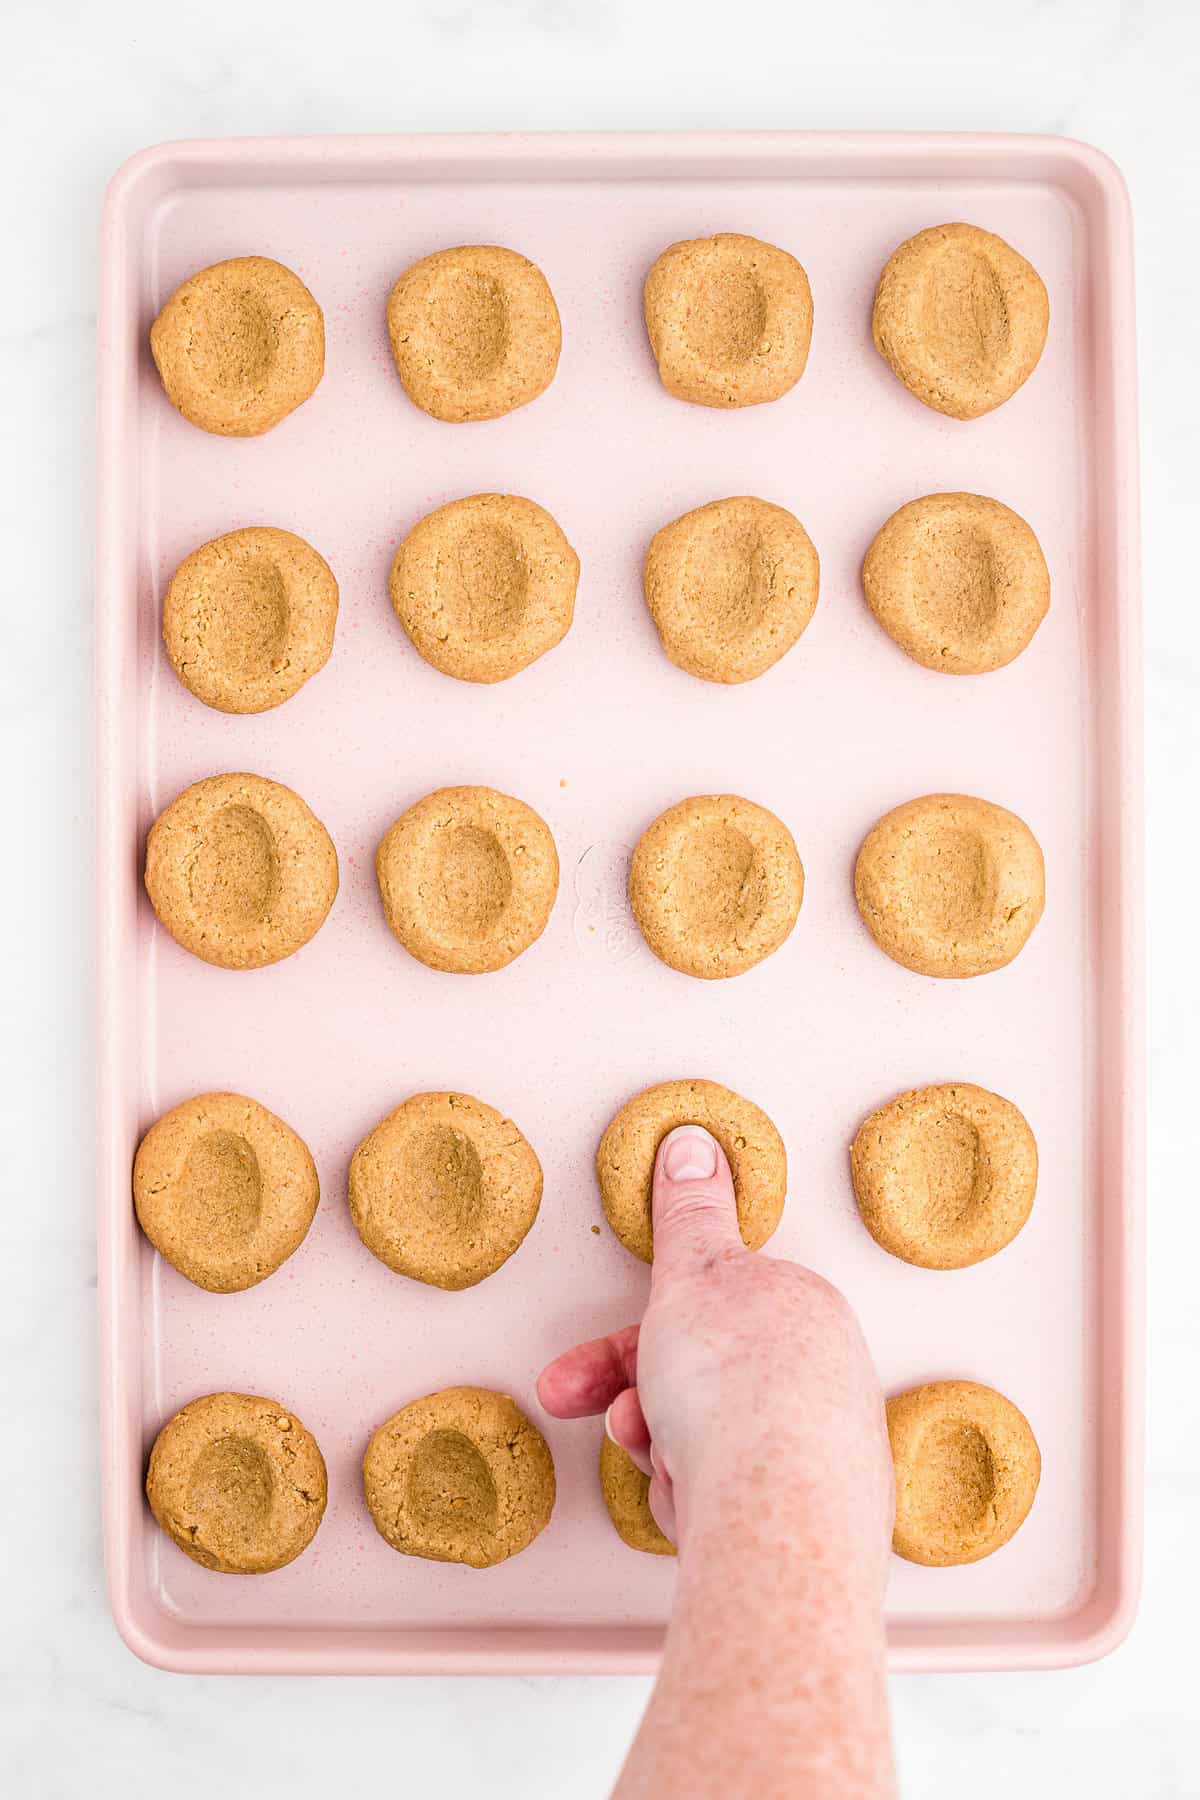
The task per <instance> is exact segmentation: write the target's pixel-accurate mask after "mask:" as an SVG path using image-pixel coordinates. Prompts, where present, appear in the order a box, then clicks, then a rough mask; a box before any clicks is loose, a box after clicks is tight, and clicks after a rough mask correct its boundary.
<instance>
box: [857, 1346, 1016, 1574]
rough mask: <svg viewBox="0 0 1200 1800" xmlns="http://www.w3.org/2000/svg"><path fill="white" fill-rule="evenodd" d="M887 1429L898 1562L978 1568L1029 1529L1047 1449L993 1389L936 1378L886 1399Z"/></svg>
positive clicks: (1001, 1395)
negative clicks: (1023, 1529) (1042, 1448)
mask: <svg viewBox="0 0 1200 1800" xmlns="http://www.w3.org/2000/svg"><path fill="white" fill-rule="evenodd" d="M887 1427H888V1437H889V1439H890V1441H891V1446H892V1462H893V1464H894V1465H895V1471H896V1524H895V1529H894V1532H893V1535H892V1548H893V1550H894V1551H895V1552H896V1555H897V1556H902V1557H903V1558H904V1559H905V1561H906V1562H914V1563H924V1564H926V1565H927V1566H928V1567H930V1568H939V1569H941V1568H949V1567H952V1566H954V1565H956V1564H958V1563H972V1562H978V1561H979V1560H980V1559H981V1558H982V1557H984V1556H991V1554H992V1552H993V1551H995V1550H999V1549H1000V1548H1001V1546H1002V1545H1004V1544H1007V1542H1008V1540H1009V1539H1010V1538H1011V1537H1012V1535H1013V1533H1014V1532H1015V1531H1017V1530H1019V1528H1020V1527H1021V1526H1022V1525H1023V1524H1024V1522H1025V1520H1026V1518H1027V1517H1028V1514H1029V1509H1030V1507H1031V1506H1032V1505H1033V1501H1034V1496H1035V1495H1036V1493H1037V1489H1038V1482H1039V1481H1040V1480H1041V1474H1042V1457H1041V1452H1040V1450H1039V1449H1038V1444H1037V1439H1036V1438H1035V1437H1034V1435H1033V1430H1032V1427H1031V1426H1030V1423H1029V1420H1028V1419H1027V1418H1026V1417H1025V1415H1024V1413H1022V1412H1021V1411H1020V1410H1019V1409H1018V1408H1017V1407H1015V1406H1014V1405H1013V1403H1012V1401H1011V1400H1006V1399H1005V1397H1004V1395H1003V1394H998V1393H997V1392H996V1390H995V1388H990V1387H983V1386H982V1385H981V1384H980V1383H979V1382H977V1381H931V1382H929V1383H928V1384H927V1385H926V1386H925V1387H919V1388H913V1389H912V1390H911V1391H910V1392H909V1393H907V1394H897V1395H896V1397H895V1398H894V1399H892V1400H889V1401H888V1403H887Z"/></svg>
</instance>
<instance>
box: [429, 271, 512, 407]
mask: <svg viewBox="0 0 1200 1800" xmlns="http://www.w3.org/2000/svg"><path fill="white" fill-rule="evenodd" d="M430 326H431V329H432V330H433V331H434V332H436V334H437V337H438V339H439V342H440V344H441V352H442V372H443V373H444V375H445V376H446V378H447V379H448V380H449V381H454V382H463V383H468V382H476V381H486V380H487V379H488V377H489V376H491V375H494V374H495V372H496V370H497V369H498V368H499V367H500V365H501V363H502V362H503V361H504V358H505V357H506V356H507V354H508V347H509V339H510V336H511V327H510V324H509V313H508V297H507V295H506V294H505V291H504V287H503V285H502V284H501V283H500V282H499V281H497V280H495V279H494V277H492V276H490V275H484V274H481V273H480V272H479V271H478V270H475V269H448V270H447V271H446V272H445V274H444V276H443V278H442V281H441V283H440V285H439V287H438V295H437V304H436V306H435V307H434V309H433V314H432V317H431V319H430Z"/></svg>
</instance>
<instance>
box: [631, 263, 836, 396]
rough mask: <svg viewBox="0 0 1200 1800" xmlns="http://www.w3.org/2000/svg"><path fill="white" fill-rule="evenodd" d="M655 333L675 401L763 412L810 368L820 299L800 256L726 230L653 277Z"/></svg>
mask: <svg viewBox="0 0 1200 1800" xmlns="http://www.w3.org/2000/svg"><path fill="white" fill-rule="evenodd" d="M643 301H644V305H645V313H646V331H647V333H648V335H649V338H650V347H651V349H652V350H653V351H654V356H655V360H656V361H657V363H658V373H659V376H660V377H661V379H662V384H663V386H664V387H665V388H666V390H667V392H668V393H669V394H674V396H675V398H676V399H677V400H691V401H693V402H694V403H695V405H697V406H759V405H761V404H762V403H763V402H764V401H766V400H778V399H779V398H780V396H781V395H783V394H786V393H787V392H788V390H789V388H793V387H795V385H796V383H797V382H798V381H799V379H800V377H801V376H802V375H803V373H804V365H805V363H806V362H807V361H808V345H809V340H810V339H811V337H812V319H813V308H812V293H811V291H810V289H809V285H808V276H807V275H806V274H805V273H804V270H803V269H802V268H801V266H800V264H799V263H798V262H797V261H796V258H795V257H794V256H789V254H788V252H787V251H786V250H780V249H779V248H778V247H777V246H776V245H775V244H764V243H763V242H762V241H761V240H760V239H759V238H752V237H742V236H740V235H739V233H737V232H735V231H724V232H720V233H718V235H717V236H716V237H708V238H689V239H687V240H685V241H684V242H683V243H680V244H672V245H671V247H670V248H669V249H668V250H664V251H663V253H662V255H661V256H660V257H659V259H658V261H657V262H656V263H655V264H654V267H653V268H652V269H651V270H650V273H649V274H648V275H647V277H646V286H645V292H644V295H643Z"/></svg>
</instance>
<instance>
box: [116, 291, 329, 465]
mask: <svg viewBox="0 0 1200 1800" xmlns="http://www.w3.org/2000/svg"><path fill="white" fill-rule="evenodd" d="M150 349H151V351H152V353H153V356H154V361H155V364H156V366H157V368H158V373H159V376H160V377H161V379H162V384H163V387H164V389H165V390H166V395H167V399H168V400H169V401H170V402H171V404H172V406H174V407H176V408H177V410H178V411H179V412H181V413H182V414H183V416H184V418H185V419H187V420H189V421H190V422H191V424H193V425H198V426H199V427H200V429H201V430H202V431H212V432H216V433H217V434H218V435H219V436H221V437H259V436H261V434H262V433H263V432H264V431H270V430H272V429H273V427H274V426H276V425H278V424H279V422H280V421H281V420H282V419H286V418H287V416H288V414H289V413H291V412H295V410H296V408H297V407H298V406H300V405H302V404H303V403H304V401H305V400H307V399H308V397H309V395H310V394H311V393H312V392H313V390H314V388H315V387H316V385H317V383H318V382H319V381H320V379H321V376H322V375H323V373H324V371H325V320H324V316H323V314H322V312H321V308H320V307H319V306H318V305H317V302H316V301H315V300H314V299H313V297H312V295H311V294H310V293H309V291H308V289H307V288H306V287H305V285H304V283H303V282H302V281H301V279H300V277H299V276H298V275H295V274H293V273H292V271H291V269H287V268H285V267H284V265H283V264H282V263H277V262H272V260H271V258H270V257H267V256H235V257H233V258H231V260H230V261H229V262H219V263H213V264H212V265H211V266H210V267H209V268H207V269H200V270H198V271H197V273H196V274H195V275H191V276H189V277H188V279H187V280H186V281H185V282H182V283H181V284H180V286H179V287H177V288H176V289H175V292H174V293H173V294H172V295H171V298H170V299H169V300H168V301H167V303H166V305H165V306H164V307H163V309H162V311H161V312H160V313H159V315H158V317H157V319H155V321H154V324H153V325H152V326H151V328H150Z"/></svg>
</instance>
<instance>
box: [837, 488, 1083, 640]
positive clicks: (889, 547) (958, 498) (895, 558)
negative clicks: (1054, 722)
mask: <svg viewBox="0 0 1200 1800" xmlns="http://www.w3.org/2000/svg"><path fill="white" fill-rule="evenodd" d="M862 579H863V591H864V593H865V594H866V596H867V603H868V605H869V606H870V608H871V611H872V612H873V613H874V614H875V617H876V618H877V619H878V620H879V623H880V624H881V625H882V626H883V629H884V630H885V631H886V632H887V634H888V636H889V637H890V638H893V639H894V640H895V642H896V643H897V644H899V646H900V648H901V649H902V650H903V651H905V652H906V653H907V654H908V655H909V656H911V657H912V659H913V661H914V662H919V663H923V664H924V666H925V667H926V668H927V669H937V670H939V671H940V672H941V673H943V674H946V675H983V674H986V673H987V671H988V670H990V669H1002V668H1003V667H1004V665H1005V663H1010V662H1012V660H1013V658H1014V657H1016V656H1020V654H1021V652H1022V650H1024V648H1025V646H1026V645H1027V644H1028V643H1029V641H1030V639H1031V638H1032V637H1033V634H1034V632H1035V631H1036V630H1037V628H1038V626H1039V625H1040V624H1041V622H1042V620H1043V619H1044V618H1045V616H1046V610H1047V608H1048V607H1049V605H1050V573H1049V570H1048V569H1047V568H1046V559H1045V557H1044V556H1043V555H1042V547H1041V545H1040V544H1039V543H1038V541H1037V538H1036V537H1035V536H1034V535H1033V532H1032V531H1031V530H1030V528H1029V526H1028V525H1027V524H1026V523H1025V521H1024V519H1022V518H1021V517H1020V516H1019V515H1018V514H1017V513H1015V512H1011V511H1010V510H1009V508H1008V507H1007V506H1001V504H1000V502H999V500H988V499H985V497H984V496H983V495H982V494H926V495H925V497H924V499H922V500H910V501H909V503H908V505H907V506H902V507H901V508H900V510H899V512H895V513H893V514H892V516H891V518H890V519H889V520H888V522H887V524H886V525H884V526H883V527H882V529H881V530H880V531H879V532H878V534H877V535H876V538H875V541H874V542H873V543H872V545H871V548H870V549H869V550H868V551H867V555H866V560H865V561H864V563H863V571H862Z"/></svg>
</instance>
